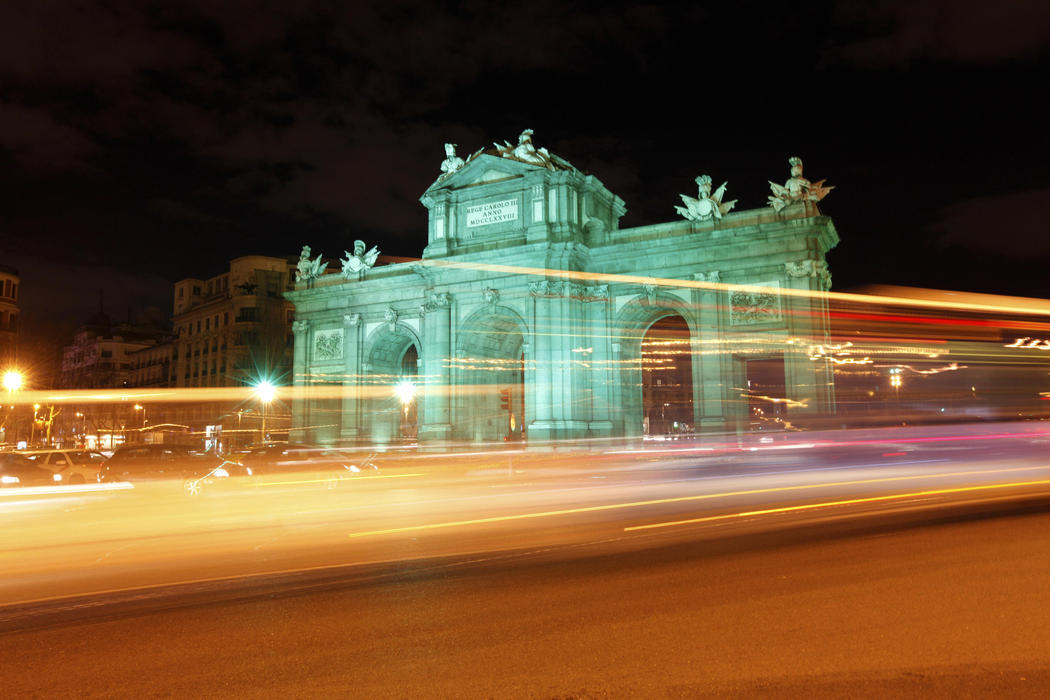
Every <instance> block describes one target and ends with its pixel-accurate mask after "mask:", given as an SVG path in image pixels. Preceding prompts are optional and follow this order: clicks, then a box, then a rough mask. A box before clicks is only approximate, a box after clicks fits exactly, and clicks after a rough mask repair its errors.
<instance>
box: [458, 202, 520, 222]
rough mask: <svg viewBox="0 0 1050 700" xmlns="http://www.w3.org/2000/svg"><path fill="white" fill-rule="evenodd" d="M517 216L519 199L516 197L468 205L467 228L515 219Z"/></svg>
mask: <svg viewBox="0 0 1050 700" xmlns="http://www.w3.org/2000/svg"><path fill="white" fill-rule="evenodd" d="M517 218H518V200H516V199H503V200H500V201H498V202H487V203H485V204H478V205H477V206H473V207H467V228H474V227H476V226H488V225H490V224H499V223H503V222H504V221H515V220H517Z"/></svg>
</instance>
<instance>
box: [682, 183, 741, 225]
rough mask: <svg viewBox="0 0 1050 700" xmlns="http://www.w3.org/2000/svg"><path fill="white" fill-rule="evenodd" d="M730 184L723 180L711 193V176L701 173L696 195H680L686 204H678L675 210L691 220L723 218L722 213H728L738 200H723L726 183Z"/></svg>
mask: <svg viewBox="0 0 1050 700" xmlns="http://www.w3.org/2000/svg"><path fill="white" fill-rule="evenodd" d="M728 184H729V183H728V182H723V183H722V186H721V187H719V188H718V189H717V190H715V192H714V194H711V176H710V175H701V176H700V177H698V178H696V187H697V194H696V197H695V198H694V197H690V196H689V195H685V194H682V195H679V196H680V197H681V198H682V203H683V204H685V206H684V207H679V206H676V207H675V211H677V212H678V213H679V214H681V215H682V216H683V217H685V218H686V219H689V220H690V221H707V220H709V219H721V218H722V214H727V213H728V212H729V210H730V209H732V208H733V207H734V206H736V202H737V200H735V199H733V200H731V201H728V202H725V203H723V202H722V197H723V196H725V193H726V185H728Z"/></svg>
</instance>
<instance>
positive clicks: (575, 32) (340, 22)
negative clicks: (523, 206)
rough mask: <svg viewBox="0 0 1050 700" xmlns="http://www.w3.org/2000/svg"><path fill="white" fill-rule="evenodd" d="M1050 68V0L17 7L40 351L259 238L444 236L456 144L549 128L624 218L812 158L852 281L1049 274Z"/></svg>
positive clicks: (751, 194) (29, 270) (560, 149)
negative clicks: (436, 192)
mask: <svg viewBox="0 0 1050 700" xmlns="http://www.w3.org/2000/svg"><path fill="white" fill-rule="evenodd" d="M1048 69H1050V3H1047V2H1043V1H1035V2H1010V1H1009V0H999V1H998V2H987V1H985V2H968V1H961V0H929V1H924V2H915V1H914V0H885V1H878V0H872V1H870V2H860V1H856V2H846V1H842V2H831V1H828V2H794V3H791V2H786V3H785V2H781V3H777V4H776V6H775V7H773V6H772V4H771V3H765V2H747V1H742V2H734V1H732V0H730V1H729V2H710V3H707V2H699V3H683V4H681V5H678V4H659V3H656V4H640V3H622V2H610V1H608V0H607V1H604V2H595V3H570V2H549V1H547V0H538V1H534V2H529V3H526V4H522V5H520V6H518V5H500V4H490V3H482V2H467V3H462V4H452V3H432V4H427V5H420V4H417V3H404V2H397V1H390V0H386V1H384V2H375V3H370V2H369V3H366V2H345V3H344V2H325V3H311V2H287V1H284V2H273V3H259V2H236V1H223V2H214V1H213V0H207V1H197V0H194V1H186V0H182V1H180V2H172V3H147V2H91V1H82V2H51V1H44V0H33V1H32V2H17V3H3V5H2V6H0V72H2V87H3V89H2V90H0V161H2V167H0V178H2V188H0V191H2V193H3V200H2V202H3V204H2V207H0V262H6V263H7V264H10V265H14V266H15V267H18V268H19V269H20V271H21V273H22V277H23V296H22V309H23V317H22V318H23V322H24V329H25V331H26V333H25V336H26V337H25V342H24V347H26V348H31V347H33V346H34V344H38V343H43V344H47V343H50V344H51V345H52V346H55V345H60V344H62V343H68V342H69V341H70V339H71V333H72V331H73V330H74V328H75V327H76V326H77V325H78V324H79V323H81V322H83V320H85V319H86V317H87V316H88V315H89V314H90V313H92V312H93V311H95V310H97V309H98V305H99V290H100V289H102V290H103V294H102V297H103V303H104V305H105V308H106V311H107V312H109V313H110V314H111V315H112V316H115V317H120V318H122V317H124V316H125V315H126V314H127V313H128V308H129V307H131V313H132V314H134V315H139V314H141V313H143V311H144V310H146V309H147V308H148V307H150V306H155V307H159V308H160V309H162V311H163V313H164V314H167V313H169V312H170V295H171V287H170V283H171V282H172V281H174V280H176V279H180V278H183V277H207V276H210V275H214V274H217V273H219V272H220V271H221V270H222V269H223V268H224V266H225V265H226V263H227V261H228V260H229V259H231V258H233V257H236V256H239V255H246V254H251V253H262V254H270V255H281V256H292V255H297V253H298V251H299V249H300V247H301V246H302V245H303V244H304V243H308V244H310V245H311V246H312V247H313V249H314V251H315V252H322V253H324V254H325V255H328V256H332V257H335V256H338V255H340V254H342V251H343V250H344V249H347V248H350V247H351V246H352V243H353V240H354V239H355V238H362V239H364V240H365V241H366V242H367V243H368V244H369V245H372V244H376V243H377V244H378V245H379V246H380V248H381V249H382V252H383V253H385V254H390V255H399V256H412V257H417V256H419V255H420V254H421V252H422V249H423V246H424V245H425V238H426V235H425V210H424V209H423V207H422V205H420V204H419V201H418V199H419V196H420V195H421V194H422V192H423V191H424V190H425V189H426V187H427V186H428V185H429V184H430V183H431V182H432V181H433V180H434V179H435V178H436V176H437V175H438V174H439V170H438V166H439V165H440V163H441V160H442V159H443V157H444V151H443V148H442V144H443V143H444V142H445V141H452V142H455V143H458V144H459V145H460V148H459V151H460V154H461V155H463V156H466V155H467V154H469V153H471V152H473V151H474V150H476V149H478V148H481V147H483V146H487V145H490V144H491V142H492V141H494V140H500V141H502V140H504V139H506V140H510V141H512V142H514V141H515V140H516V138H517V135H518V134H519V133H520V132H521V130H522V129H524V128H526V127H529V128H532V129H534V130H535V136H534V141H535V143H536V145H537V146H547V147H548V148H550V149H551V151H553V152H554V153H556V154H558V155H560V156H562V157H564V158H566V159H568V160H569V161H571V162H572V163H573V164H574V165H576V166H577V167H578V168H580V169H581V170H584V171H586V172H589V173H592V174H594V175H596V176H597V177H598V178H599V179H601V180H602V181H603V182H604V183H605V184H606V186H607V187H608V188H609V189H610V190H612V191H613V192H615V193H616V194H618V195H619V196H620V197H622V198H623V199H624V201H625V202H626V204H627V208H628V214H627V216H626V217H625V218H624V220H623V221H622V225H623V226H635V225H641V224H648V223H656V222H661V221H669V220H672V219H674V218H675V217H676V214H675V213H674V209H673V207H674V205H675V204H679V203H680V202H679V198H678V194H679V193H680V192H684V193H687V194H695V189H696V188H695V185H694V184H693V178H694V177H696V176H697V175H699V174H701V173H710V174H711V175H712V176H713V178H714V179H715V184H716V185H717V184H719V183H721V181H722V180H728V181H729V192H728V198H733V199H739V200H740V201H739V203H738V205H737V209H746V208H752V207H759V206H764V205H765V200H766V195H767V194H768V189H769V188H768V185H767V183H766V181H767V180H774V181H777V182H783V181H784V180H785V179H787V177H788V166H787V162H786V160H787V157H788V156H791V155H799V156H801V157H802V158H803V160H804V161H805V163H806V175H807V176H808V177H810V178H811V179H814V180H818V179H821V178H827V180H828V183H829V184H833V185H836V186H837V189H835V190H834V191H833V192H832V193H831V194H830V195H829V196H828V198H827V199H826V200H825V201H824V202H823V203H822V205H821V206H822V209H823V211H824V212H825V213H826V214H828V215H830V216H832V217H833V218H834V220H835V223H836V226H837V228H838V231H839V234H840V236H841V237H842V242H841V243H840V244H839V247H838V248H837V249H836V250H835V251H833V252H832V253H831V255H830V257H829V262H830V265H831V270H832V274H833V276H834V288H835V289H839V290H841V289H848V288H850V287H852V286H856V285H862V284H868V283H887V284H905V285H914V286H923V287H936V288H945V289H959V290H967V291H979V292H993V293H1009V294H1022V295H1033V296H1050V277H1048V275H1047V274H1046V270H1047V269H1048V267H1050V235H1048V234H1050V231H1048V228H1050V227H1048V223H1050V109H1048V107H1050V104H1048V103H1050V88H1048V85H1050V70H1048Z"/></svg>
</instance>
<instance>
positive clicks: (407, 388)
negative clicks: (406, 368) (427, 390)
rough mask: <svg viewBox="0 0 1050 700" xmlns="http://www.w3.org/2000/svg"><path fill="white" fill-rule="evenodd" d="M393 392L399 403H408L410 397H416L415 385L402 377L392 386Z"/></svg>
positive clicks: (410, 400) (410, 399) (410, 401)
mask: <svg viewBox="0 0 1050 700" xmlns="http://www.w3.org/2000/svg"><path fill="white" fill-rule="evenodd" d="M394 393H396V394H397V398H398V400H399V401H400V402H401V403H403V404H406V405H407V404H410V403H412V399H414V398H415V397H416V385H415V384H414V383H412V382H411V381H409V380H408V379H403V380H401V381H400V382H398V383H397V386H395V387H394Z"/></svg>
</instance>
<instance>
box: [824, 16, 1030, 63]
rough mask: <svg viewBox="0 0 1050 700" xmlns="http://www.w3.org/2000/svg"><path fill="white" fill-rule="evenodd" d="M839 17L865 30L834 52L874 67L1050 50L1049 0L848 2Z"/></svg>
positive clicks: (995, 59) (997, 59)
mask: <svg viewBox="0 0 1050 700" xmlns="http://www.w3.org/2000/svg"><path fill="white" fill-rule="evenodd" d="M837 18H838V19H839V20H841V21H843V22H844V23H846V24H848V25H851V26H853V27H855V28H856V30H857V31H858V33H859V34H861V35H862V36H860V37H858V38H856V40H854V41H849V42H847V43H844V44H843V45H841V46H839V47H837V48H835V49H834V50H832V51H830V52H829V55H832V56H834V57H836V58H839V59H842V60H845V61H848V62H850V63H855V64H859V65H865V66H871V67H883V66H907V65H910V64H912V63H915V62H920V61H943V62H950V63H971V64H985V65H988V64H995V63H1001V62H1006V61H1018V60H1023V59H1029V58H1032V57H1036V56H1039V55H1043V56H1045V55H1046V54H1047V53H1048V52H1050V4H1048V3H1046V2H1042V0H999V1H998V2H986V1H983V0H923V1H922V2H915V1H914V0H873V1H871V2H847V3H842V4H841V5H840V6H839V8H838V12H837Z"/></svg>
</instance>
